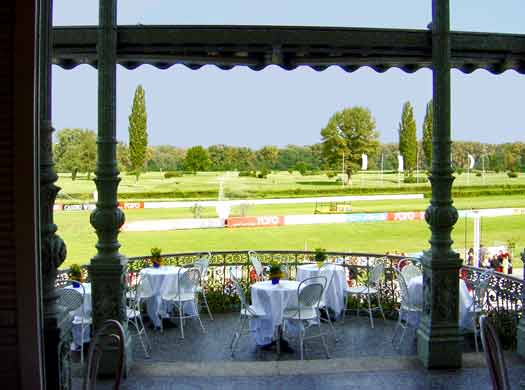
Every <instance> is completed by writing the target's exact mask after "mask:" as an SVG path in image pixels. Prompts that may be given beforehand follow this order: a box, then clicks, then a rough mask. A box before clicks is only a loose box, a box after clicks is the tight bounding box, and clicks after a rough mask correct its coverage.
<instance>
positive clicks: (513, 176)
mask: <svg viewBox="0 0 525 390" xmlns="http://www.w3.org/2000/svg"><path fill="white" fill-rule="evenodd" d="M507 176H508V177H509V178H511V179H515V178H517V177H518V172H513V171H508V172H507Z"/></svg>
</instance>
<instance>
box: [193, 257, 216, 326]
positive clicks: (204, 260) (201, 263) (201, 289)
mask: <svg viewBox="0 0 525 390" xmlns="http://www.w3.org/2000/svg"><path fill="white" fill-rule="evenodd" d="M210 259H211V252H208V254H207V255H206V256H203V257H201V258H200V259H199V260H197V261H195V263H193V265H194V266H195V267H197V268H198V269H199V271H200V273H201V282H200V284H199V285H198V286H197V290H196V291H197V293H199V294H201V295H202V301H203V303H204V306H205V307H206V310H207V311H208V315H209V316H210V319H211V320H213V315H212V314H211V310H210V306H209V305H208V300H207V299H206V291H205V287H206V286H205V284H206V278H207V275H208V266H209V265H210Z"/></svg>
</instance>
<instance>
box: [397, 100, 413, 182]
mask: <svg viewBox="0 0 525 390" xmlns="http://www.w3.org/2000/svg"><path fill="white" fill-rule="evenodd" d="M399 153H400V154H401V155H402V156H403V159H404V166H405V171H406V172H408V173H409V174H412V172H413V171H414V168H415V167H416V158H417V138H416V121H415V120H414V110H413V109H412V105H411V104H410V102H406V103H405V104H403V113H402V114H401V122H399Z"/></svg>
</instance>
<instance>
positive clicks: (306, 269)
mask: <svg viewBox="0 0 525 390" xmlns="http://www.w3.org/2000/svg"><path fill="white" fill-rule="evenodd" d="M332 275H333V277H334V279H333V280H332V283H331V284H330V286H328V288H327V290H326V292H325V293H324V301H325V303H326V306H327V307H328V308H329V309H331V310H332V311H333V312H334V313H335V315H336V317H339V316H340V314H341V313H342V311H343V308H344V291H345V286H346V274H345V270H344V268H343V267H342V266H340V265H335V264H329V265H325V266H324V267H323V268H322V269H319V267H317V264H305V265H301V266H299V267H297V280H298V281H300V282H301V281H303V280H305V279H307V278H311V277H314V276H324V277H326V279H327V281H328V283H329V282H330V278H331V277H332Z"/></svg>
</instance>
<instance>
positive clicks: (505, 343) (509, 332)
mask: <svg viewBox="0 0 525 390" xmlns="http://www.w3.org/2000/svg"><path fill="white" fill-rule="evenodd" d="M489 318H491V320H492V324H493V325H494V328H495V329H496V333H497V334H498V337H499V339H500V342H501V346H502V347H503V349H506V350H511V351H514V350H516V343H517V335H518V314H517V313H516V312H513V311H510V310H500V311H495V312H491V313H490V314H489Z"/></svg>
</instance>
